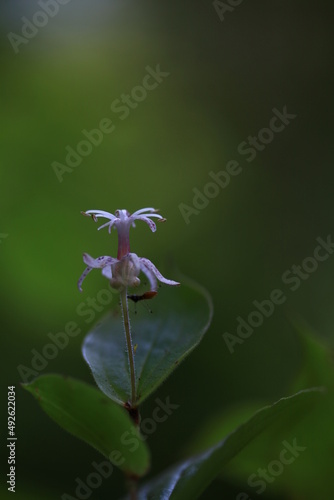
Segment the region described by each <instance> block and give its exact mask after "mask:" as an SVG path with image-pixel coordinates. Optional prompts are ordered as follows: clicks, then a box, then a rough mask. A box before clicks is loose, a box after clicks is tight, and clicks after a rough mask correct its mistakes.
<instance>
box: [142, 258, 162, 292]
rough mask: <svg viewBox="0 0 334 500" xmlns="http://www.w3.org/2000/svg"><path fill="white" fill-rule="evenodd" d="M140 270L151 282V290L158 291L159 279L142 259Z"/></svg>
mask: <svg viewBox="0 0 334 500" xmlns="http://www.w3.org/2000/svg"><path fill="white" fill-rule="evenodd" d="M144 260H145V259H144ZM140 269H141V271H142V272H143V273H144V274H145V276H146V277H147V279H148V281H149V282H150V288H151V290H153V291H156V290H157V289H158V282H157V279H156V277H155V275H154V273H153V272H152V271H151V270H150V269H149V268H148V267H147V266H146V265H145V264H144V262H142V259H140Z"/></svg>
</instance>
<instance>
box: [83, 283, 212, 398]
mask: <svg viewBox="0 0 334 500" xmlns="http://www.w3.org/2000/svg"><path fill="white" fill-rule="evenodd" d="M180 281H182V284H181V286H180V287H179V288H174V289H172V290H171V289H162V290H161V291H160V292H159V294H158V296H157V297H156V298H155V299H154V302H152V307H153V314H150V315H149V314H147V313H146V311H144V312H142V311H141V312H140V314H137V315H133V316H134V317H133V319H132V321H131V325H132V336H133V342H134V344H137V348H136V354H135V365H136V388H137V401H136V404H137V405H138V404H140V403H142V402H143V401H144V399H146V398H147V397H148V396H149V395H150V394H151V393H152V392H153V391H154V390H155V389H156V388H157V387H158V386H159V385H160V384H161V383H162V382H163V381H164V379H165V378H166V377H167V376H168V375H169V374H170V373H171V372H172V371H173V370H174V369H175V368H176V367H177V366H178V364H179V363H180V362H181V361H182V360H183V359H184V358H185V357H186V356H187V355H188V354H189V353H190V352H191V351H192V350H193V349H194V347H196V345H197V344H198V343H199V342H200V340H201V339H202V337H203V335H204V333H205V332H206V331H207V329H208V327H209V325H210V322H211V318H212V302H211V298H210V296H209V294H208V293H207V292H206V290H205V289H203V288H202V287H200V286H199V285H196V284H194V283H193V282H190V281H189V280H185V279H184V278H183V279H181V280H180ZM82 351H83V356H84V358H85V360H86V361H87V363H88V365H89V366H90V368H91V370H92V372H93V376H94V378H95V381H96V383H97V385H98V386H99V387H100V389H101V390H102V391H103V392H104V393H105V394H106V395H107V396H109V397H110V398H111V399H113V400H114V401H117V402H118V403H120V404H124V403H126V402H127V401H128V400H130V397H131V388H130V387H131V386H130V374H129V367H128V360H127V353H126V349H125V338H124V332H123V323H122V318H121V316H120V315H118V316H117V315H115V314H109V315H108V316H107V317H106V318H105V319H104V320H103V321H102V322H101V323H100V324H99V325H97V326H96V327H95V328H94V329H93V330H92V331H91V332H90V333H89V334H88V335H87V337H86V338H85V340H84V344H83V347H82Z"/></svg>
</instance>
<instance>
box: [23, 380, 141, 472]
mask: <svg viewBox="0 0 334 500" xmlns="http://www.w3.org/2000/svg"><path fill="white" fill-rule="evenodd" d="M23 387H24V388H25V389H26V390H28V391H29V392H31V393H32V394H33V396H35V398H36V399H37V401H38V402H39V404H40V405H41V407H42V408H43V410H44V411H45V412H46V413H47V414H48V415H49V416H50V417H51V418H52V419H53V420H54V421H55V422H57V424H59V425H60V426H61V427H62V428H63V429H65V430H67V431H68V432H70V433H71V434H74V436H76V437H78V438H79V439H82V440H83V441H85V442H86V443H88V444H90V445H91V446H93V447H94V448H96V449H97V450H98V451H100V452H101V453H102V454H103V455H104V456H105V457H107V458H108V459H109V460H110V461H111V462H112V463H113V464H114V465H116V466H118V467H119V468H120V469H122V470H123V471H125V472H127V473H131V474H135V475H138V476H142V475H144V474H145V472H146V471H147V469H148V467H149V451H148V448H147V446H146V444H145V443H144V442H143V441H142V440H141V438H140V436H139V433H138V431H137V428H136V427H135V426H134V424H133V422H132V420H131V418H130V417H129V415H128V413H127V411H126V410H124V409H122V408H120V407H119V406H118V405H116V404H115V403H113V402H112V401H110V399H109V398H106V397H105V396H104V395H103V394H101V392H100V391H99V390H98V389H96V388H95V387H92V386H90V385H87V384H85V383H83V382H80V381H78V380H75V379H72V378H68V377H63V376H61V375H43V376H41V377H38V378H37V379H36V380H34V381H33V382H32V383H31V384H24V385H23ZM130 436H131V439H128V438H129V437H130Z"/></svg>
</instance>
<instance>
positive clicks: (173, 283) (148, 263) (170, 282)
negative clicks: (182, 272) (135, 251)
mask: <svg viewBox="0 0 334 500" xmlns="http://www.w3.org/2000/svg"><path fill="white" fill-rule="evenodd" d="M140 262H141V264H143V265H144V266H145V267H146V268H147V269H148V270H149V271H150V272H152V273H153V274H154V275H155V276H156V277H157V278H158V280H159V281H161V283H165V284H166V285H171V286H178V285H180V283H178V282H177V281H173V280H168V279H166V278H164V277H163V276H162V274H161V273H160V272H159V271H158V269H157V268H156V267H155V265H154V264H153V263H152V262H151V261H150V260H148V259H145V258H143V257H142V258H140Z"/></svg>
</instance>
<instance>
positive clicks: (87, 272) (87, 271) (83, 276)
mask: <svg viewBox="0 0 334 500" xmlns="http://www.w3.org/2000/svg"><path fill="white" fill-rule="evenodd" d="M92 269H93V268H92V267H89V266H88V267H86V269H85V270H84V272H83V273H82V275H81V276H80V278H79V280H78V288H79V290H80V292H82V287H81V285H82V282H83V280H84V279H85V278H86V276H87V274H89V273H90V272H91V270H92Z"/></svg>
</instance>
